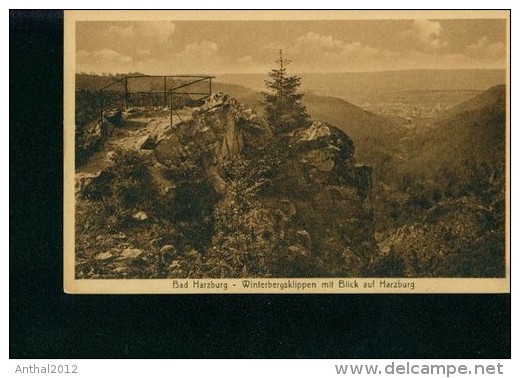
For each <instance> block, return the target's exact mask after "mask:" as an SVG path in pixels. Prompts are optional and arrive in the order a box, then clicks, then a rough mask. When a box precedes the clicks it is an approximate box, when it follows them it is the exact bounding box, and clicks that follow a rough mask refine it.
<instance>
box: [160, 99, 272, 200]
mask: <svg viewBox="0 0 520 378" xmlns="http://www.w3.org/2000/svg"><path fill="white" fill-rule="evenodd" d="M271 137H272V131H271V129H270V128H269V127H268V126H267V125H266V124H265V122H264V121H263V120H262V119H261V118H259V117H258V116H257V115H256V114H255V113H254V112H253V111H252V110H251V109H246V108H244V107H242V105H241V104H240V103H239V102H237V101H236V100H235V99H233V98H232V97H230V96H227V95H223V94H213V95H212V96H210V97H209V98H208V99H207V100H206V102H205V103H204V104H202V105H201V106H200V107H199V108H196V109H195V110H194V111H193V114H192V117H191V118H190V119H188V120H185V121H184V122H181V123H179V124H176V125H174V127H173V128H172V129H171V130H169V132H168V133H166V135H165V137H164V138H163V139H161V140H159V141H158V142H157V144H156V146H155V156H156V158H157V161H159V162H160V163H161V164H163V165H165V166H167V167H177V166H182V165H188V166H190V165H191V166H193V168H198V169H202V170H203V171H205V172H206V173H207V175H208V176H209V177H211V178H212V179H214V182H215V189H216V190H217V192H222V191H223V190H225V185H224V180H223V179H222V178H221V177H219V174H218V170H219V167H220V166H221V165H222V163H223V162H224V161H225V160H226V159H228V158H230V157H231V156H234V155H237V154H240V153H242V152H244V151H245V150H247V149H251V148H254V147H255V146H257V145H260V144H262V143H265V141H266V140H267V139H268V138H271Z"/></svg>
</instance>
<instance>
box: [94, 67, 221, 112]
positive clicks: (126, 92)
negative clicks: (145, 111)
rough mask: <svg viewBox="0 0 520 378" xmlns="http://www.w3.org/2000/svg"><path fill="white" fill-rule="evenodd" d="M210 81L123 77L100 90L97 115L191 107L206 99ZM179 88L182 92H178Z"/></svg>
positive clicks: (202, 78)
mask: <svg viewBox="0 0 520 378" xmlns="http://www.w3.org/2000/svg"><path fill="white" fill-rule="evenodd" d="M212 79H214V76H208V75H161V76H158V75H136V76H125V77H122V78H120V79H117V80H116V81H114V82H113V83H110V84H109V85H106V86H105V87H103V88H101V89H100V90H99V98H100V116H101V119H103V118H104V115H105V112H106V111H107V110H112V109H121V108H123V109H128V108H129V107H132V106H139V105H148V106H163V107H164V108H167V107H169V108H170V113H172V112H173V110H174V109H173V108H174V107H176V108H180V107H182V106H186V105H190V104H192V103H194V102H197V101H201V100H203V99H205V98H207V97H209V96H210V95H211V93H212ZM181 89H182V91H181Z"/></svg>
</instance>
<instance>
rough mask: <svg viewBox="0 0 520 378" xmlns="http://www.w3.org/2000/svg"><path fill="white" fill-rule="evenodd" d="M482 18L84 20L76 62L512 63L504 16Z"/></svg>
mask: <svg viewBox="0 0 520 378" xmlns="http://www.w3.org/2000/svg"><path fill="white" fill-rule="evenodd" d="M482 25H483V24H482V23H479V20H465V21H464V24H462V23H460V22H456V20H455V21H453V20H451V21H450V22H447V21H444V20H394V21H386V24H384V25H383V24H381V23H377V22H376V21H357V22H356V23H350V24H349V22H348V21H343V22H342V21H337V24H335V25H334V26H333V27H332V26H331V25H329V24H328V23H320V22H314V21H306V22H292V23H285V24H284V23H276V22H270V21H262V22H257V23H250V22H242V23H236V22H235V23H226V22H211V21H204V22H195V21H193V22H177V23H173V22H170V21H161V22H148V21H143V22H141V21H131V22H130V21H124V22H123V21H120V22H82V23H78V28H77V32H76V36H77V53H76V57H77V60H76V62H77V70H78V71H87V72H90V71H93V72H128V71H140V72H145V73H150V74H154V73H155V74H172V73H215V74H219V73H234V72H236V73H238V72H266V71H267V70H268V69H270V68H271V67H273V66H274V61H275V60H276V58H277V52H278V48H283V50H284V55H285V56H286V57H287V58H288V59H290V60H292V61H293V64H291V68H290V69H291V71H294V72H300V73H301V72H334V71H336V72H340V71H373V70H399V69H410V68H503V67H505V54H506V46H505V36H504V34H503V32H497V30H498V31H499V30H500V29H499V26H498V25H499V24H497V26H495V27H494V29H493V28H490V26H489V25H488V26H485V25H484V26H485V27H482ZM457 27H458V28H459V29H457ZM345 28H346V29H345ZM343 29H345V30H343ZM461 30H462V31H463V33H461V32H460V31H461ZM259 31H261V32H259ZM500 33H501V34H500ZM251 38H253V40H252V39H251Z"/></svg>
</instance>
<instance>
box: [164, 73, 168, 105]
mask: <svg viewBox="0 0 520 378" xmlns="http://www.w3.org/2000/svg"><path fill="white" fill-rule="evenodd" d="M163 90H164V106H165V107H166V106H168V98H167V97H166V76H165V77H164V86H163Z"/></svg>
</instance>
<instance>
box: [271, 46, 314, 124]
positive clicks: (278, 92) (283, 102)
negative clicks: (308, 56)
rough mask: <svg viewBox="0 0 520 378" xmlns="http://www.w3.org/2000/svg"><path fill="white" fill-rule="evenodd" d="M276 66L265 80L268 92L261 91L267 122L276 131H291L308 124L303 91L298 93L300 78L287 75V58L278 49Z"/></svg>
mask: <svg viewBox="0 0 520 378" xmlns="http://www.w3.org/2000/svg"><path fill="white" fill-rule="evenodd" d="M279 54H280V56H279V58H278V60H277V63H278V65H279V67H278V68H275V69H272V70H271V71H270V72H269V73H268V76H269V79H268V80H265V85H266V87H267V88H268V89H269V90H270V91H269V92H262V94H263V96H264V101H263V104H264V107H265V114H266V118H267V122H269V124H270V125H271V126H272V127H273V128H274V129H275V132H277V133H283V132H288V131H292V130H294V129H297V128H299V127H304V126H307V125H308V124H309V119H310V117H309V115H308V114H307V110H306V109H305V106H304V105H303V103H302V98H303V93H300V92H299V91H298V90H299V87H300V85H301V78H300V77H299V76H296V75H293V76H288V75H287V68H286V67H287V65H288V64H289V63H290V61H289V60H287V59H283V55H282V50H280V51H279Z"/></svg>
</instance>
